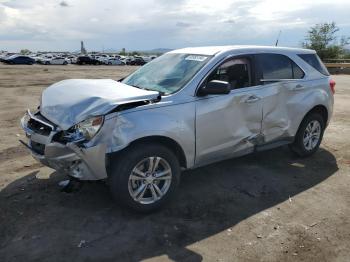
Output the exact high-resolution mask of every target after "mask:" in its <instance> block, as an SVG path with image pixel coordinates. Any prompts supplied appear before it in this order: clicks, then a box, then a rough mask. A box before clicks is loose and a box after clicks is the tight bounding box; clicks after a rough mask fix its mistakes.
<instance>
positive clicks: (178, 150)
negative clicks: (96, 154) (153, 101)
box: [106, 135, 187, 172]
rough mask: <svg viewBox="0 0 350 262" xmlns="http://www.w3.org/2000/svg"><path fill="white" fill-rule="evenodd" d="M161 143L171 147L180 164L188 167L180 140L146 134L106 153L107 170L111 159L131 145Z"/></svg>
mask: <svg viewBox="0 0 350 262" xmlns="http://www.w3.org/2000/svg"><path fill="white" fill-rule="evenodd" d="M145 143H150V144H161V145H164V146H166V147H167V148H168V149H170V150H171V151H172V152H173V153H174V154H175V155H176V157H177V158H178V160H179V164H180V166H181V167H184V168H187V159H186V155H185V152H184V150H183V149H182V147H181V146H180V144H179V143H178V142H176V141H175V140H174V139H172V138H169V137H166V136H160V135H154V136H146V137H142V138H138V139H136V140H134V141H132V142H130V143H129V145H128V146H127V147H125V148H123V149H122V150H120V151H117V152H113V153H108V154H107V155H106V169H107V172H108V171H109V167H110V163H111V161H114V160H115V159H117V158H118V155H119V154H123V152H124V151H125V150H126V149H128V148H130V147H131V146H135V145H140V144H145Z"/></svg>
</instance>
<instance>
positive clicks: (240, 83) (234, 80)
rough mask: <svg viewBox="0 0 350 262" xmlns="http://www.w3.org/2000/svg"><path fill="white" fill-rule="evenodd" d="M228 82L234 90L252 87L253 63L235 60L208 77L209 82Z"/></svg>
mask: <svg viewBox="0 0 350 262" xmlns="http://www.w3.org/2000/svg"><path fill="white" fill-rule="evenodd" d="M212 80H220V81H225V82H228V83H229V84H230V86H231V90H232V89H238V88H244V87H249V86H252V77H251V63H250V61H249V59H247V58H233V59H231V60H228V61H226V62H224V63H223V64H221V65H220V66H219V67H217V68H216V69H215V70H214V71H213V72H212V73H211V74H210V75H209V77H208V80H207V81H208V82H209V81H212Z"/></svg>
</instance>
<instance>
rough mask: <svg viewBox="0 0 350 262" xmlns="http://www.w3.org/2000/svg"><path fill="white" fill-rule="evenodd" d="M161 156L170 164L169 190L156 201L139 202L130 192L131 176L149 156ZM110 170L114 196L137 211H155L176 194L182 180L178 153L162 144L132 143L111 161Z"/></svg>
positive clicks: (111, 188)
mask: <svg viewBox="0 0 350 262" xmlns="http://www.w3.org/2000/svg"><path fill="white" fill-rule="evenodd" d="M155 156H157V157H161V158H162V159H164V160H166V161H167V163H168V164H169V166H170V168H171V172H172V179H171V182H170V186H169V188H168V190H167V192H166V193H165V194H164V195H163V197H162V198H160V199H159V200H157V201H156V202H154V203H147V204H143V203H139V202H137V201H136V200H134V199H133V197H132V196H131V195H130V193H129V177H130V175H131V173H132V170H133V169H134V168H135V167H136V166H137V165H138V163H139V162H140V161H142V160H143V159H146V158H148V157H155ZM111 162H112V163H111V165H110V170H109V178H108V180H109V181H108V182H109V186H110V190H111V193H112V196H113V198H114V199H115V200H116V201H117V202H118V203H120V204H121V205H123V206H125V207H127V208H129V209H132V210H133V211H136V212H142V213H148V212H152V211H155V210H157V209H159V208H160V207H162V206H163V205H164V204H165V203H167V202H168V201H169V200H170V199H171V197H172V196H173V195H174V192H175V191H176V188H177V187H178V184H179V182H180V165H179V161H178V159H177V157H176V155H175V154H174V153H173V152H172V151H171V150H169V149H168V148H167V147H165V146H163V145H160V144H149V143H141V144H136V145H132V146H130V147H129V148H127V149H125V150H123V152H122V153H119V154H118V156H117V159H116V161H113V160H112V161H111Z"/></svg>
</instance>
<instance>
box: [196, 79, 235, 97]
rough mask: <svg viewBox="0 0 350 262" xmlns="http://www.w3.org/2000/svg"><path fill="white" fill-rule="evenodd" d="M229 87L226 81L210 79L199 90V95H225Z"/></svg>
mask: <svg viewBox="0 0 350 262" xmlns="http://www.w3.org/2000/svg"><path fill="white" fill-rule="evenodd" d="M230 91H231V87H230V84H229V83H228V82H225V81H220V80H212V81H210V82H208V83H207V84H206V85H205V86H203V87H202V88H201V89H200V90H199V92H198V95H199V96H206V95H226V94H228V93H230Z"/></svg>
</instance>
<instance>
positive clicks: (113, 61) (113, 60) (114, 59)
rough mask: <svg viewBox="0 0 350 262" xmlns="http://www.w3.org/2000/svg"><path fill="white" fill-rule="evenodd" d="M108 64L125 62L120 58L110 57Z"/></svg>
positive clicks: (123, 63) (122, 63)
mask: <svg viewBox="0 0 350 262" xmlns="http://www.w3.org/2000/svg"><path fill="white" fill-rule="evenodd" d="M108 64H109V65H125V62H123V61H122V60H120V59H118V58H110V59H108Z"/></svg>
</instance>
